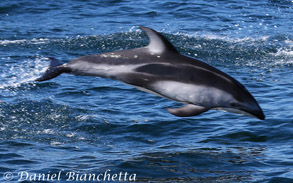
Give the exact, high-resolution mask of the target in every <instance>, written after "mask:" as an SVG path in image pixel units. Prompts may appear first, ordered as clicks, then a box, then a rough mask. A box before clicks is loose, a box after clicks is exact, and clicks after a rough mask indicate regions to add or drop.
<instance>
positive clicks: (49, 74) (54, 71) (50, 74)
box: [35, 57, 68, 81]
mask: <svg viewBox="0 0 293 183" xmlns="http://www.w3.org/2000/svg"><path fill="white" fill-rule="evenodd" d="M49 59H50V60H51V62H50V66H49V68H48V69H47V70H46V72H45V73H44V74H43V76H41V77H39V78H38V79H36V80H35V81H46V80H49V79H52V78H55V77H57V76H59V75H60V74H62V73H64V72H68V69H67V68H66V67H65V66H64V63H62V62H61V61H59V60H57V59H56V58H53V57H49Z"/></svg>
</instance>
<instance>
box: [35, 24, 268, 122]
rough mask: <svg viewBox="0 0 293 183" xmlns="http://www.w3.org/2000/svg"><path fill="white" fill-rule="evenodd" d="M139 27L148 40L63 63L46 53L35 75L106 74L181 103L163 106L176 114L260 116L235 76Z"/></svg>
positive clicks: (262, 115) (106, 76)
mask: <svg viewBox="0 0 293 183" xmlns="http://www.w3.org/2000/svg"><path fill="white" fill-rule="evenodd" d="M140 29H142V30H143V31H144V32H145V33H146V34H147V36H148V37H149V40H150V43H149V45H148V46H146V47H141V48H136V49H130V50H122V51H115V52H110V53H103V54H97V55H89V56H83V57H79V58H76V59H73V60H72V61H70V62H68V63H65V64H63V63H61V62H59V61H58V60H57V59H55V58H50V60H51V63H50V66H49V68H48V69H47V71H46V72H45V73H44V75H43V76H42V77H40V78H38V79H37V80H36V81H45V80H49V79H52V78H54V77H56V76H58V75H60V74H62V73H70V74H75V75H84V76H98V77H104V78H111V79H115V80H118V81H122V82H124V83H126V84H129V85H132V86H134V87H136V88H138V89H139V90H142V91H145V92H149V93H152V94H155V95H158V96H161V97H165V98H168V99H171V100H175V101H178V102H181V103H184V104H185V106H183V107H181V108H176V109H170V108H168V111H169V112H170V113H171V114H173V115H176V116H180V117H188V116H195V115H198V114H201V113H203V112H206V111H208V110H210V109H217V110H224V111H229V112H234V113H241V114H246V115H250V116H254V117H256V118H258V119H262V120H263V119H265V116H264V114H263V112H262V109H261V108H260V106H259V105H258V103H257V101H256V100H255V99H254V97H253V96H252V95H251V94H250V93H249V92H248V91H247V89H246V88H245V87H244V86H243V85H242V84H240V83H239V82H238V81H236V80H235V79H234V78H232V77H231V76H229V75H228V74H226V73H224V72H222V71H220V70H218V69H216V68H214V67H212V66H210V65H208V64H206V63H204V62H201V61H199V60H196V59H193V58H190V57H187V56H184V55H181V54H180V53H179V52H178V51H177V50H176V49H175V48H174V46H173V45H172V44H171V43H170V42H169V41H168V40H167V39H166V38H165V37H164V36H163V35H161V34H160V33H158V32H156V31H154V30H152V29H150V28H147V27H140Z"/></svg>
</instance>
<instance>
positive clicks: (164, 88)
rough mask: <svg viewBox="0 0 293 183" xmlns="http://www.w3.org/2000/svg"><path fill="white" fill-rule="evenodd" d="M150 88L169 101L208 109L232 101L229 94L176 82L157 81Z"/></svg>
mask: <svg viewBox="0 0 293 183" xmlns="http://www.w3.org/2000/svg"><path fill="white" fill-rule="evenodd" d="M152 88H153V89H154V91H155V92H156V93H159V94H161V95H163V96H165V97H167V98H169V99H172V100H176V101H178V102H183V103H192V104H197V105H201V106H205V107H209V108H213V107H217V106H225V105H227V101H231V100H232V99H233V97H232V95H230V94H229V93H227V92H225V91H222V90H219V89H217V88H214V87H210V86H203V85H194V84H188V83H181V82H177V81H157V82H155V83H153V85H152Z"/></svg>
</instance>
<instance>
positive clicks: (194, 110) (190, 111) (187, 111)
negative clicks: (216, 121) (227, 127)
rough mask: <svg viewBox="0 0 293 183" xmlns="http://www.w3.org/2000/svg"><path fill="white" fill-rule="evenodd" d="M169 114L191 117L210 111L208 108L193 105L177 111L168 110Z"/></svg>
mask: <svg viewBox="0 0 293 183" xmlns="http://www.w3.org/2000/svg"><path fill="white" fill-rule="evenodd" d="M167 110H168V112H169V113H171V114H173V115H175V116H179V117H189V116H196V115H199V114H201V113H203V112H206V111H208V110H209V109H208V108H205V107H202V106H198V105H193V104H186V105H185V106H183V107H180V108H176V109H171V108H167Z"/></svg>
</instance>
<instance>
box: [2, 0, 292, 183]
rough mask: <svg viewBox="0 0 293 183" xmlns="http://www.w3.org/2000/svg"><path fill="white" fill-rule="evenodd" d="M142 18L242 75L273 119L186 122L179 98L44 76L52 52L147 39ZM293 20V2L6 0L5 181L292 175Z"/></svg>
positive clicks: (221, 115) (98, 49) (62, 55)
mask: <svg viewBox="0 0 293 183" xmlns="http://www.w3.org/2000/svg"><path fill="white" fill-rule="evenodd" d="M140 25H143V26H147V27H150V28H153V29H155V30H157V31H159V32H161V33H162V34H163V35H165V36H166V37H167V38H168V39H169V40H170V42H172V43H173V44H174V46H175V47H176V49H177V50H178V51H180V53H182V54H184V55H188V56H191V57H194V58H197V59H200V60H202V61H204V62H206V63H209V64H211V65H213V66H215V67H217V68H219V69H220V70H222V71H224V72H226V73H228V74H229V75H231V76H233V77H234V78H236V79H237V80H239V81H240V82H241V83H242V84H243V85H245V86H246V88H247V89H248V90H249V91H250V92H251V93H252V94H253V96H255V98H256V99H257V101H258V102H259V104H260V106H261V107H262V108H263V110H264V113H265V115H266V120H264V121H260V120H258V119H255V118H251V117H247V116H240V115H237V114H231V113H225V112H220V111H209V112H206V113H203V114H201V115H199V116H194V117H188V118H179V117H175V116H173V115H171V114H169V113H168V112H167V111H166V108H167V107H176V106H180V104H179V105H178V104H177V103H176V102H173V101H170V100H167V99H163V98H160V97H157V96H154V95H151V94H148V93H144V92H141V91H138V90H136V89H134V88H132V87H130V86H127V85H124V84H122V83H120V82H118V81H113V80H109V79H103V78H97V77H85V76H73V75H66V74H64V75H61V76H59V77H57V78H55V79H53V80H49V81H46V82H40V83H36V82H34V80H35V79H36V78H38V77H39V76H41V75H42V73H43V72H44V71H45V70H46V68H47V67H48V64H49V63H48V62H49V60H48V59H47V57H56V58H58V59H60V60H62V61H64V62H68V61H70V60H71V59H73V58H75V57H79V56H83V55H89V54H97V53H104V52H109V51H115V50H122V49H131V48H137V47H141V46H145V45H147V44H148V39H147V37H146V35H145V34H144V33H143V32H141V31H140V30H139V29H138V27H139V26H140ZM292 25H293V1H292V0H259V1H250V0H244V1H236V0H225V1H224V0H206V1H204V0H198V1H178V0H176V1H175V0H168V1H151V0H141V1H130V0H109V1H93V0H87V1H81V0H67V1H65V0H63V1H44V0H40V1H32V0H31V1H29V0H22V1H18V0H10V1H1V2H0V64H1V67H0V101H1V102H0V181H1V182H4V181H6V180H10V179H11V181H10V182H78V181H79V182H100V181H104V180H105V181H106V182H110V181H112V182H115V181H116V182H119V181H121V182H127V181H134V180H135V181H136V182H270V183H275V182H276V183H277V182H293V143H292V139H293V34H292V30H293V29H292V28H293V27H292ZM70 173H71V174H72V175H73V174H75V175H74V180H73V179H69V174H70ZM54 174H55V175H56V178H55V179H54ZM90 174H93V175H94V174H95V175H99V174H102V176H100V178H101V179H100V181H99V180H90V179H89V175H90ZM115 174H116V176H117V177H116V178H115ZM119 174H121V175H120V176H121V177H122V178H121V179H119ZM40 175H46V177H45V178H44V177H40ZM59 175H60V176H59ZM108 175H109V176H108ZM57 176H59V177H58V178H59V179H58V180H57ZM107 176H108V177H107ZM110 176H111V177H110ZM113 176H114V179H113V180H112V178H113ZM109 177H110V178H109ZM125 177H126V178H125ZM38 178H39V180H38ZM124 178H125V179H124Z"/></svg>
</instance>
